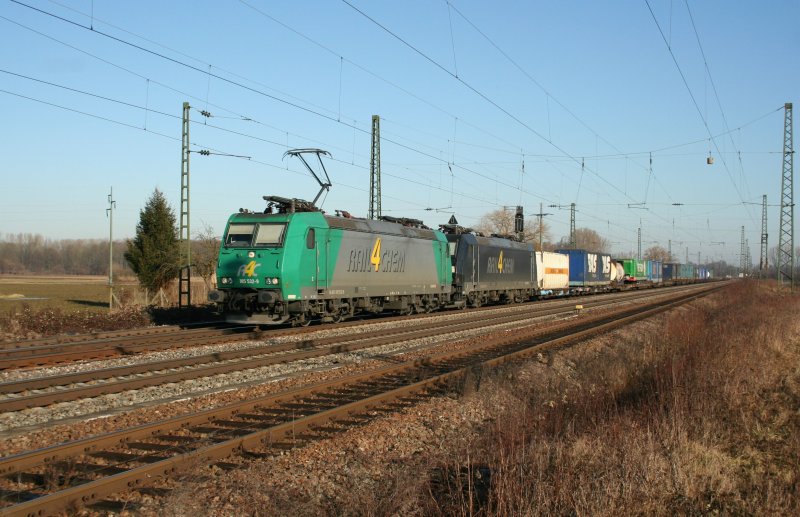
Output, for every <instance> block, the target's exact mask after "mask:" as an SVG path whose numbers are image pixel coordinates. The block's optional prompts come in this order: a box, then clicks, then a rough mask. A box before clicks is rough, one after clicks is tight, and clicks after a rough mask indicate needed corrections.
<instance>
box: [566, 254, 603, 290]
mask: <svg viewBox="0 0 800 517" xmlns="http://www.w3.org/2000/svg"><path fill="white" fill-rule="evenodd" d="M556 253H561V254H563V255H568V256H569V285H570V287H586V286H597V285H608V284H610V283H611V255H606V254H605V253H592V252H589V251H586V250H556Z"/></svg>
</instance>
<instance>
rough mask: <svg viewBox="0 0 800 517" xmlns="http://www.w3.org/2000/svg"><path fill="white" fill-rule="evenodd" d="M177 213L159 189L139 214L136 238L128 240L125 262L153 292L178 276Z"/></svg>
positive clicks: (143, 284) (141, 282) (140, 281)
mask: <svg viewBox="0 0 800 517" xmlns="http://www.w3.org/2000/svg"><path fill="white" fill-rule="evenodd" d="M177 234H178V232H177V229H176V226H175V214H174V212H173V211H172V208H170V206H169V205H168V204H167V200H166V198H164V194H162V193H161V191H159V190H158V189H156V190H155V191H154V192H153V195H152V196H151V197H150V199H149V200H148V201H147V204H146V205H145V207H144V208H143V209H142V210H141V211H140V212H139V224H137V225H136V237H135V238H134V239H133V240H128V251H126V252H125V260H127V261H128V264H129V265H130V266H131V269H132V270H133V272H134V273H135V274H136V277H137V278H138V279H139V283H140V284H141V285H142V286H144V287H146V288H148V289H151V290H153V291H156V290H158V289H161V288H162V287H164V286H166V285H167V284H168V283H169V282H170V281H171V280H172V279H174V278H176V277H177V276H178V270H179V264H178V261H179V254H178V237H177Z"/></svg>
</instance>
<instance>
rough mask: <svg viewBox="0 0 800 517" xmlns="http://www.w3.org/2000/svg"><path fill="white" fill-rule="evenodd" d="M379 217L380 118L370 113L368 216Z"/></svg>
mask: <svg viewBox="0 0 800 517" xmlns="http://www.w3.org/2000/svg"><path fill="white" fill-rule="evenodd" d="M380 217H381V118H380V117H379V116H378V115H372V150H371V152H370V159H369V218H370V219H380Z"/></svg>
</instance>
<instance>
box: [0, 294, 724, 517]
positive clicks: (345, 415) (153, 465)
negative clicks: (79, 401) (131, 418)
mask: <svg viewBox="0 0 800 517" xmlns="http://www.w3.org/2000/svg"><path fill="white" fill-rule="evenodd" d="M717 288H718V287H717V286H704V288H701V289H695V290H693V291H692V292H679V293H673V294H672V296H670V297H668V298H666V297H659V298H660V299H659V300H657V301H652V302H650V303H647V304H638V305H636V306H633V307H631V306H628V307H625V308H622V309H618V310H614V311H609V312H606V313H603V314H600V313H599V311H598V314H595V315H592V316H587V317H582V318H572V319H569V320H567V321H564V322H561V323H559V324H558V325H553V326H551V327H549V328H546V329H540V328H530V327H529V328H520V329H519V330H518V332H515V333H514V335H511V334H510V333H507V332H502V333H500V332H495V333H493V334H489V335H486V336H485V337H482V338H481V339H479V340H475V342H474V343H471V344H470V345H469V346H466V347H464V348H461V349H459V350H458V351H455V352H442V353H438V354H436V355H431V356H428V357H427V358H426V359H424V360H414V361H405V362H399V363H396V364H390V365H388V366H384V367H381V368H379V369H375V370H371V371H368V372H362V373H359V374H354V375H349V376H346V377H342V378H339V379H336V380H333V381H328V382H323V383H318V384H314V385H311V386H307V387H303V388H299V389H295V390H292V391H288V392H283V393H279V394H276V395H270V396H264V397H261V398H258V399H253V400H248V401H243V402H240V403H236V404H232V405H229V406H225V407H221V408H216V409H213V410H207V411H203V412H200V413H195V414H191V415H186V416H181V417H176V418H172V419H169V420H164V421H161V422H155V423H151V424H147V425H143V426H139V427H136V428H133V429H124V430H120V431H117V432H114V433H110V434H105V435H101V436H97V437H93V438H87V439H84V440H79V441H76V442H70V443H65V444H61V445H58V446H54V447H49V448H46V449H42V450H36V451H31V452H28V453H24V454H19V455H16V456H12V457H8V458H3V459H0V475H2V482H0V504H2V506H1V507H0V513H2V514H3V515H43V514H52V513H56V512H60V511H64V510H65V509H67V508H75V507H76V506H80V505H90V504H93V503H96V502H98V501H100V500H101V499H102V498H105V497H108V496H109V495H110V494H113V493H115V492H120V491H130V490H136V489H137V488H141V487H143V486H145V484H147V483H150V482H152V480H153V479H156V478H162V477H169V476H170V475H172V474H173V473H174V472H175V471H176V469H178V468H179V467H180V466H181V465H184V464H187V463H188V464H192V463H193V462H200V464H217V465H220V466H225V464H226V462H225V461H223V460H225V458H228V457H230V456H232V455H236V454H245V455H246V456H248V457H256V458H257V457H263V456H266V455H272V454H276V453H278V452H280V451H283V450H286V449H291V448H294V447H299V446H302V445H304V444H305V443H307V442H308V441H311V440H314V439H318V438H320V437H323V436H327V435H329V434H330V433H334V432H339V431H341V430H342V429H346V428H348V427H351V426H354V425H359V424H360V423H362V422H364V421H366V420H368V419H369V418H371V417H370V413H374V412H375V411H376V410H382V411H393V410H396V408H398V407H402V406H404V405H410V404H413V403H415V401H417V400H419V399H421V398H424V397H426V396H430V395H431V394H434V393H438V392H440V391H441V390H443V389H446V387H447V386H448V385H449V384H450V383H453V382H458V380H459V379H461V378H462V377H463V375H464V374H465V372H466V371H468V370H469V369H472V368H475V367H492V366H496V365H499V364H502V363H507V362H510V361H518V360H521V359H524V358H526V357H529V356H531V355H532V354H537V353H541V352H543V351H546V350H549V349H553V348H555V347H560V346H563V345H565V344H568V343H571V342H574V341H576V340H580V339H585V338H587V337H591V336H593V335H597V334H600V333H603V332H607V331H609V330H612V329H615V328H618V327H620V326H623V325H626V324H629V323H631V322H634V321H638V320H640V319H643V318H646V317H649V316H651V315H654V314H656V313H658V312H661V311H664V310H667V309H669V308H672V307H675V306H677V305H679V304H682V303H686V302H687V301H690V300H693V299H695V298H697V297H700V296H704V295H706V294H708V293H710V292H712V291H713V290H716V289H717Z"/></svg>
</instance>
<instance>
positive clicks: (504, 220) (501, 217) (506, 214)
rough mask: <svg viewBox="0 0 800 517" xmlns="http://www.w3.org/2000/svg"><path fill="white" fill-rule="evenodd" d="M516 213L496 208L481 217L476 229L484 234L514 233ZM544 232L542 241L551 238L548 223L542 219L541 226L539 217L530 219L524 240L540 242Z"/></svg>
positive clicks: (526, 226) (526, 223)
mask: <svg viewBox="0 0 800 517" xmlns="http://www.w3.org/2000/svg"><path fill="white" fill-rule="evenodd" d="M514 215H515V212H514V211H512V210H504V209H502V208H501V209H499V210H494V211H492V212H489V213H488V214H485V215H484V216H483V217H481V220H480V221H479V222H478V224H477V225H476V226H475V230H476V231H478V232H481V233H483V234H484V235H492V234H497V235H514ZM540 233H541V234H542V235H541V236H542V241H548V240H549V239H550V230H549V228H548V226H547V223H546V222H544V221H542V226H541V228H540V227H539V219H538V218H535V219H532V220H531V219H528V220H526V221H525V229H524V231H523V232H522V240H523V241H525V242H532V243H535V244H536V245H537V249H538V244H539V234H540Z"/></svg>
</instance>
